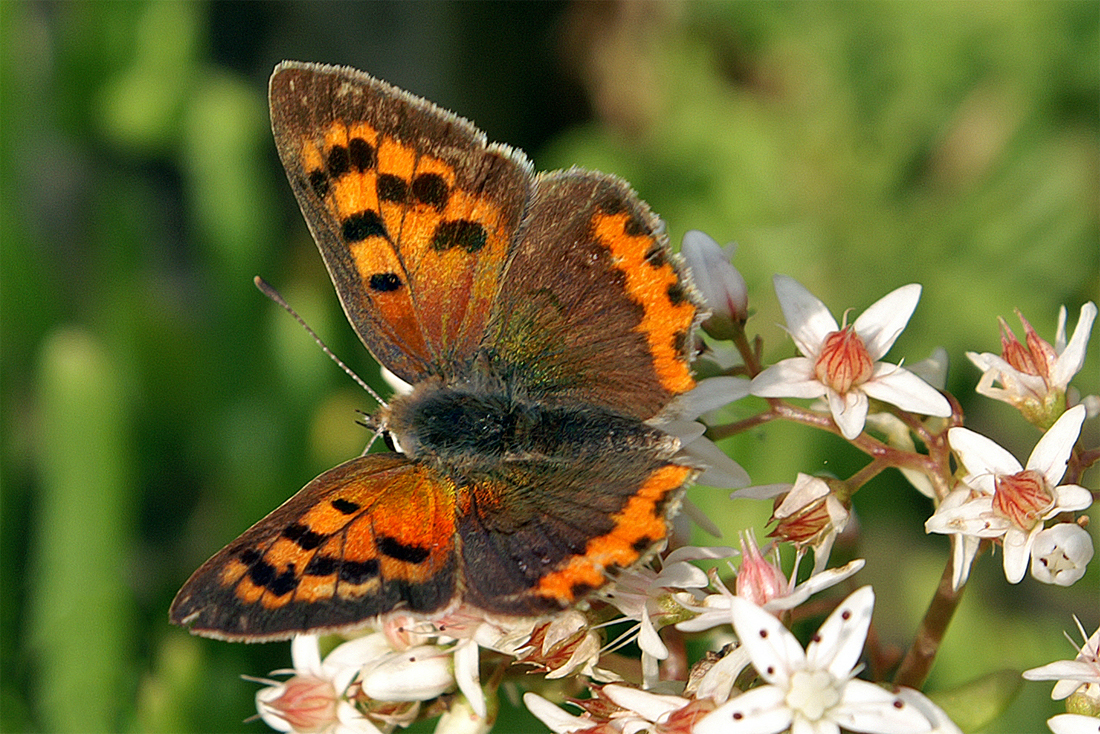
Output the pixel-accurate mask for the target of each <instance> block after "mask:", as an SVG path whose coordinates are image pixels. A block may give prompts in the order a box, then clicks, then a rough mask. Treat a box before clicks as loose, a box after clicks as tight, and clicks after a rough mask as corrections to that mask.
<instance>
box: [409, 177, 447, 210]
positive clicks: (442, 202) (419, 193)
mask: <svg viewBox="0 0 1100 734" xmlns="http://www.w3.org/2000/svg"><path fill="white" fill-rule="evenodd" d="M412 194H413V197H414V198H415V199H416V200H417V201H419V202H420V203H422V204H427V205H429V206H432V207H435V209H436V210H437V211H443V208H444V207H445V206H447V199H448V198H449V197H450V194H451V192H450V190H449V189H448V188H447V182H446V181H444V180H443V177H442V176H440V175H439V174H438V173H422V174H420V175H419V176H417V177H416V178H414V179H413V182H412Z"/></svg>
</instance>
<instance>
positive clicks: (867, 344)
mask: <svg viewBox="0 0 1100 734" xmlns="http://www.w3.org/2000/svg"><path fill="white" fill-rule="evenodd" d="M775 292H776V296H778V298H779V303H780V306H781V307H782V308H783V315H784V316H785V317H786V319H787V330H788V332H789V333H790V335H791V338H792V339H794V343H795V346H797V347H798V351H799V352H801V353H802V356H801V357H794V358H792V359H785V360H783V361H782V362H779V363H778V364H775V365H773V366H771V367H769V368H768V369H766V370H764V371H763V372H761V373H760V374H759V375H757V376H756V378H755V379H754V380H753V381H752V394H753V395H757V396H760V397H765V398H786V397H790V398H820V397H826V398H827V399H828V402H829V411H830V412H831V413H832V416H833V420H834V421H835V422H836V424H837V427H838V428H839V429H840V432H841V433H842V434H843V435H844V437H845V438H847V439H853V438H855V437H856V436H858V435H859V434H860V432H862V431H863V426H864V421H865V419H866V417H867V409H868V405H869V398H874V399H876V400H881V401H883V402H885V403H890V404H892V405H896V406H898V407H899V408H901V409H903V410H908V411H912V412H915V413H920V414H923V415H934V416H941V417H946V416H949V415H951V406H950V404H949V403H948V402H947V399H946V398H944V396H943V395H941V394H940V393H939V392H937V391H936V390H935V388H933V387H931V386H930V385H928V383H926V382H924V381H923V380H921V379H920V378H919V377H917V376H916V375H914V374H913V373H912V372H910V371H908V370H906V369H903V368H902V367H899V366H898V365H893V364H888V363H885V362H880V361H879V360H880V359H881V358H882V357H883V355H885V354H886V352H887V351H889V349H890V347H891V346H893V344H894V342H895V341H896V340H897V338H898V336H899V335H900V334H901V332H902V330H903V329H904V328H905V325H906V324H907V323H908V322H909V317H910V316H912V315H913V310H914V309H915V308H916V307H917V300H918V299H919V298H920V292H921V287H920V286H919V285H917V284H915V283H913V284H910V285H906V286H902V287H901V288H898V289H897V290H895V291H893V292H891V293H888V294H887V295H885V296H883V297H882V298H881V299H879V300H878V301H876V302H875V303H874V304H872V305H871V307H870V308H868V309H867V310H866V311H864V312H863V314H862V315H860V317H859V318H857V319H856V321H855V323H853V324H852V325H850V326H847V325H846V326H843V327H841V326H840V325H838V324H837V322H836V319H834V318H833V317H832V315H831V314H830V313H829V310H828V309H827V308H826V307H825V304H823V303H822V302H821V301H820V300H818V299H817V298H816V297H815V296H814V295H813V294H811V293H810V292H809V291H807V290H806V289H805V288H804V287H803V286H802V285H801V284H799V283H798V282H797V281H795V280H794V279H792V278H788V277H786V276H783V275H777V276H775Z"/></svg>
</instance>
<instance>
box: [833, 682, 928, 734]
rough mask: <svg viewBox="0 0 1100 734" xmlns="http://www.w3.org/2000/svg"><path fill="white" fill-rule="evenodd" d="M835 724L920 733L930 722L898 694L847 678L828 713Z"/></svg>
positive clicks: (896, 733) (865, 729) (902, 733)
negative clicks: (837, 700) (837, 698)
mask: <svg viewBox="0 0 1100 734" xmlns="http://www.w3.org/2000/svg"><path fill="white" fill-rule="evenodd" d="M831 714H832V717H831V718H833V719H834V720H835V721H836V722H837V723H838V724H840V725H841V726H842V727H844V728H845V729H848V730H850V731H860V732H890V734H920V732H926V731H931V730H932V723H931V722H930V721H929V720H928V718H927V717H926V716H925V715H924V714H923V713H922V712H921V710H920V708H918V707H916V706H909V705H907V704H906V702H905V701H904V700H903V699H902V698H901V697H900V696H898V695H896V694H894V693H891V692H890V691H888V690H886V689H885V688H881V687H879V686H877V685H875V684H874V683H868V682H867V681H863V680H858V679H857V680H850V681H848V684H847V685H846V686H844V696H843V698H842V699H841V701H840V703H839V704H838V705H837V707H836V708H835V709H833V711H832V712H831Z"/></svg>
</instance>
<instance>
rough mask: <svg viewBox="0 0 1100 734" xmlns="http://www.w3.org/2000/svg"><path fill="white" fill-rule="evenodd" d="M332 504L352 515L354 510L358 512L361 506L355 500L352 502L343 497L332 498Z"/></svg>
mask: <svg viewBox="0 0 1100 734" xmlns="http://www.w3.org/2000/svg"><path fill="white" fill-rule="evenodd" d="M331 504H332V507H333V509H335V510H336V511H337V512H341V513H343V514H345V515H350V514H352V513H353V512H358V511H359V508H360V506H361V505H359V504H357V503H355V502H352V501H351V500H346V499H344V498H343V497H337V498H336V499H334V500H332V502H331Z"/></svg>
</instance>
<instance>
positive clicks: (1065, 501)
mask: <svg viewBox="0 0 1100 734" xmlns="http://www.w3.org/2000/svg"><path fill="white" fill-rule="evenodd" d="M1054 497H1055V507H1054V509H1053V510H1051V511H1050V512H1049V513H1048V514H1047V518H1050V517H1053V516H1054V515H1057V514H1058V513H1060V512H1072V511H1076V510H1084V509H1086V508H1087V507H1090V506H1091V505H1092V492H1090V491H1089V490H1087V489H1085V488H1084V487H1081V486H1078V485H1076V484H1060V485H1058V486H1057V487H1055V488H1054ZM1044 519H1046V518H1044Z"/></svg>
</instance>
